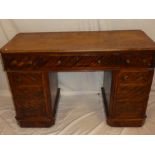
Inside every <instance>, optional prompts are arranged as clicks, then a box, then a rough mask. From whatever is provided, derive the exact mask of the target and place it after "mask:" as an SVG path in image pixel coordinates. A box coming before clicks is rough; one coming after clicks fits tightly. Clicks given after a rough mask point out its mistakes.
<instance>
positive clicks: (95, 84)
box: [0, 19, 155, 95]
mask: <svg viewBox="0 0 155 155" xmlns="http://www.w3.org/2000/svg"><path fill="white" fill-rule="evenodd" d="M119 29H142V30H144V31H145V32H146V33H147V34H148V35H149V36H150V37H151V38H152V39H153V40H155V20H122V19H121V20H112V19H110V20H107V19H106V20H105V19H102V20H101V19H99V20H98V19H95V20H93V19H87V20H81V19H80V20H55V19H54V20H53V19H51V20H49V19H47V20H28V19H27V20H8V19H7V20H0V47H2V46H3V45H4V44H5V43H7V41H9V40H10V39H11V38H12V37H13V36H14V35H15V34H17V33H19V32H47V31H51V32H52V31H101V30H119ZM102 83H103V73H102V72H95V73H94V72H92V73H91V72H83V73H82V72H77V73H59V85H60V87H61V88H62V92H63V93H64V94H70V93H94V92H99V91H100V87H101V85H102ZM0 95H10V90H9V86H8V82H7V78H6V75H5V73H4V71H3V68H2V63H1V60H0Z"/></svg>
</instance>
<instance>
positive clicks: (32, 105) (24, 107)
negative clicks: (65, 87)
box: [8, 72, 60, 127]
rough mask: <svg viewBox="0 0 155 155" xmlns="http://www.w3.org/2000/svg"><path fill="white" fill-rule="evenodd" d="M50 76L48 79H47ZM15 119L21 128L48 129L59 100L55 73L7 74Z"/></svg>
mask: <svg viewBox="0 0 155 155" xmlns="http://www.w3.org/2000/svg"><path fill="white" fill-rule="evenodd" d="M49 76H50V78H49ZM8 79H9V83H10V88H11V91H12V96H13V100H14V105H15V110H16V119H17V121H18V123H19V125H20V126H21V127H49V126H51V125H53V124H54V122H55V113H56V108H55V107H56V106H55V105H57V102H58V98H59V93H60V89H58V81H57V73H50V74H49V73H48V72H8Z"/></svg>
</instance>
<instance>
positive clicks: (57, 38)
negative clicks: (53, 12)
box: [1, 30, 155, 53]
mask: <svg viewBox="0 0 155 155" xmlns="http://www.w3.org/2000/svg"><path fill="white" fill-rule="evenodd" d="M129 50H130V51H131V50H132V51H135V50H136V51H141V50H155V43H154V42H153V41H152V40H151V39H150V38H149V37H148V36H147V35H146V34H145V33H144V32H143V31H141V30H120V31H116V30H115V31H89V32H88V31H86V32H84V31H83V32H41V33H39V32H37V33H19V34H17V35H16V36H15V37H14V38H13V39H12V40H11V41H9V42H8V43H7V44H6V45H5V46H4V47H3V48H2V49H1V53H23V52H100V51H101V52H104V51H106V52H111V51H112V52H113V51H129Z"/></svg>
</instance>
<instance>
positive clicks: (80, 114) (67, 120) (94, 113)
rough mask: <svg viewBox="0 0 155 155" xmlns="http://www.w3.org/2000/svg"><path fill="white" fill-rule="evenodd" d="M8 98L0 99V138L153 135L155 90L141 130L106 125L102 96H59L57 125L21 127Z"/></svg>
mask: <svg viewBox="0 0 155 155" xmlns="http://www.w3.org/2000/svg"><path fill="white" fill-rule="evenodd" d="M14 116H15V112H14V107H13V103H12V99H11V97H7V96H1V97H0V134H1V135H25V134H26V135H47V134H51V135H52V134H54V135H57V134H59V135H115V134H116V135H124V134H134V135H135V134H136V135H137V134H138V135H142V134H143V135H144V134H147V135H148V134H155V90H153V89H152V90H151V93H150V98H149V104H148V108H147V119H146V123H145V125H144V126H143V127H138V128H119V127H110V126H108V125H107V124H106V119H105V113H104V109H103V103H102V97H101V94H87V95H86V94H84V95H72V96H61V99H60V103H59V108H58V113H57V118H56V124H55V125H54V126H53V127H50V128H20V127H19V126H18V125H17V123H16V120H15V118H14Z"/></svg>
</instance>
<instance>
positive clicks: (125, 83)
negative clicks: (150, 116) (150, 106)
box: [103, 69, 154, 127]
mask: <svg viewBox="0 0 155 155" xmlns="http://www.w3.org/2000/svg"><path fill="white" fill-rule="evenodd" d="M153 73H154V70H153V69H121V70H119V71H113V72H112V73H111V78H112V83H111V87H107V86H106V87H105V93H104V90H103V94H106V98H107V100H109V102H107V106H106V107H107V123H108V124H109V125H110V126H118V127H119V126H124V127H126V126H133V127H137V126H142V125H143V124H144V122H145V118H146V115H145V113H146V108H147V102H148V98H149V93H150V89H151V84H152V79H153ZM106 75H110V73H109V72H105V76H106ZM106 81H109V78H108V79H106V77H105V82H106ZM109 88H111V89H109ZM109 90H110V91H109ZM107 92H110V95H109V99H108V95H107V94H108V93H107ZM104 99H105V98H104Z"/></svg>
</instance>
